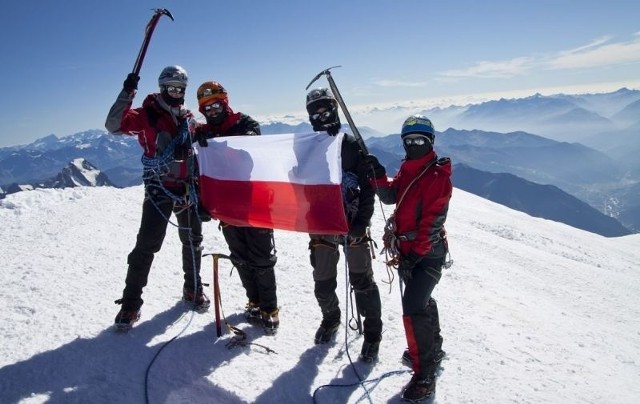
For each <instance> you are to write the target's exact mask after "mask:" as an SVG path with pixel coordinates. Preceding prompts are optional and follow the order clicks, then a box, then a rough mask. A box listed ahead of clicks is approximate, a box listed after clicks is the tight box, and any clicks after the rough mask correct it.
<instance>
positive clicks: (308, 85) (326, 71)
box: [305, 66, 342, 90]
mask: <svg viewBox="0 0 640 404" xmlns="http://www.w3.org/2000/svg"><path fill="white" fill-rule="evenodd" d="M335 67H342V66H331V67H329V68H326V69H324V70H323V71H321V72H320V73H318V74H316V77H314V78H313V80H311V82H309V84H307V87H306V88H305V90H308V89H309V87H311V85H312V84H313V83H315V82H316V80H318V79H319V78H320V76H322V75H323V74H324V75H326V76H330V75H331V72H330V71H329V70H331V69H333V68H335Z"/></svg>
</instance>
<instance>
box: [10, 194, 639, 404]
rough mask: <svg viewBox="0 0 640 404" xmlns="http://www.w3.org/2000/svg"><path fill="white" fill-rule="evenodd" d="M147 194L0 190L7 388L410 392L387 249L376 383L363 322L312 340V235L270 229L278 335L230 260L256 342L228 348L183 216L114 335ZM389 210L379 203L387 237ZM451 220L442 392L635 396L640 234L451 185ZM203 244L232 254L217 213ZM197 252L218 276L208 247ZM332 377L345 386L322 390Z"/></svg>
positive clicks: (208, 396)
mask: <svg viewBox="0 0 640 404" xmlns="http://www.w3.org/2000/svg"><path fill="white" fill-rule="evenodd" d="M142 198H143V189H142V188H141V187H132V188H126V189H114V188H71V189H62V190H52V189H42V190H34V191H29V192H21V193H18V194H14V195H9V196H8V197H7V198H6V199H5V200H3V201H0V223H2V231H1V232H0V257H2V264H3V269H2V272H1V275H0V277H1V278H0V279H1V284H2V288H1V289H0V304H1V305H2V308H3V309H2V312H1V314H0V403H17V402H21V403H29V404H32V403H44V402H47V403H89V402H90V403H144V402H149V403H196V402H197V403H243V402H257V403H276V402H278V403H311V402H313V399H312V394H313V393H314V392H316V396H315V401H316V402H318V403H342V402H350V403H355V402H372V403H395V402H399V392H400V390H401V388H402V386H403V385H404V384H405V383H406V382H407V381H408V380H409V378H410V374H409V373H408V372H407V368H405V367H403V366H402V364H401V363H400V361H399V358H400V355H401V354H402V350H403V348H404V347H405V341H404V332H403V328H402V321H401V309H400V294H399V288H398V284H397V281H396V282H394V283H393V285H392V286H389V285H387V284H385V283H384V281H386V280H387V272H386V270H385V266H384V264H383V260H382V258H381V257H380V256H379V255H377V257H376V260H375V271H376V279H377V280H378V284H379V286H380V289H381V294H382V299H383V302H382V303H383V320H384V322H385V332H384V334H383V341H382V345H381V352H380V360H379V361H378V362H377V363H376V364H375V365H373V366H371V365H365V364H361V363H356V364H355V367H356V369H357V371H358V374H359V375H360V376H361V377H363V378H366V379H368V380H370V382H366V383H364V386H365V387H366V390H365V388H363V387H362V386H359V385H358V384H357V381H358V379H357V377H356V376H355V373H354V371H353V368H352V367H351V365H350V361H349V357H351V358H352V359H353V360H356V358H357V355H358V353H359V350H360V346H361V343H362V338H361V337H359V336H357V335H356V333H355V332H353V331H349V332H348V333H345V329H342V330H341V331H340V332H339V334H338V338H337V341H336V343H335V344H333V345H328V346H315V345H313V334H314V332H315V329H316V327H317V326H318V324H319V322H320V310H319V308H318V307H317V304H316V302H315V298H314V296H313V282H312V277H311V268H310V266H309V260H308V250H307V241H308V239H307V236H306V235H305V234H298V233H291V232H283V231H277V232H276V247H277V250H278V258H279V260H278V264H277V266H276V275H277V279H278V288H279V289H278V292H279V293H278V295H279V296H278V297H279V305H280V307H281V327H280V331H279V333H278V334H277V335H276V336H275V337H268V336H264V335H263V333H262V331H261V330H259V329H257V328H255V327H253V326H250V325H249V324H247V323H245V322H244V320H243V318H242V315H241V313H242V309H243V307H244V304H245V301H246V298H245V297H244V294H243V290H242V287H241V285H240V281H239V279H238V277H237V274H236V273H235V271H234V272H233V274H231V275H230V273H229V272H230V271H229V270H230V266H229V264H228V263H227V262H225V261H221V262H220V268H221V286H222V303H223V312H224V314H225V315H226V318H227V320H228V321H229V322H230V323H232V324H234V325H236V326H238V327H240V328H242V329H244V330H245V331H247V333H248V334H249V340H250V341H251V342H252V343H254V345H249V346H246V347H235V348H231V349H229V348H228V347H226V346H225V345H226V344H227V343H228V342H229V340H230V338H231V336H230V335H229V334H228V333H227V334H225V335H223V336H222V337H221V338H220V339H216V338H215V326H214V322H213V319H214V316H213V310H211V312H209V313H206V314H202V315H199V314H193V313H192V312H188V311H186V308H185V306H184V305H183V304H182V303H180V302H179V299H180V297H181V289H182V271H181V264H180V260H181V259H180V246H179V241H178V237H177V232H176V229H175V228H174V227H171V228H170V229H169V232H168V234H167V238H166V240H165V244H164V246H163V249H162V251H161V252H160V253H159V254H157V256H156V259H155V261H154V264H153V268H152V270H151V275H150V279H149V285H148V286H147V288H146V289H145V294H144V295H143V297H144V299H145V305H144V306H143V313H142V319H141V321H140V323H138V324H137V325H136V326H135V327H134V329H133V330H132V331H131V332H130V333H128V334H117V333H115V332H114V331H113V330H112V327H111V325H112V322H113V318H114V317H115V314H116V313H117V311H118V308H119V306H116V305H115V304H113V300H115V299H117V298H119V297H120V294H121V290H122V288H123V286H124V276H125V271H126V256H127V254H128V253H129V251H130V250H131V248H132V246H133V243H134V241H135V236H136V232H137V228H138V224H139V219H140V209H141V203H142ZM386 212H387V215H388V214H389V212H390V209H387V208H386ZM382 224H383V218H382V214H381V212H380V208H379V206H377V208H376V215H375V217H374V226H373V228H372V232H373V236H374V237H375V238H376V239H377V240H379V239H380V237H381V235H382ZM447 228H448V231H449V237H450V246H451V252H452V254H453V259H454V260H455V264H454V266H453V267H452V268H450V269H449V270H447V271H446V272H445V274H444V276H443V278H442V280H441V282H440V284H439V285H438V286H437V287H436V291H435V294H434V296H435V297H436V299H438V302H439V307H440V314H441V323H442V328H443V335H444V338H445V342H444V349H445V350H446V351H447V352H448V357H447V358H446V360H445V361H443V369H442V372H441V375H440V378H439V381H438V387H437V393H436V399H435V402H437V403H470V402H475V403H506V402H514V403H636V402H640V387H638V386H639V385H640V383H639V382H640V304H639V300H638V298H637V297H636V295H637V290H639V289H640V252H639V251H640V249H639V248H638V246H639V245H640V235H632V236H626V237H622V238H614V239H607V238H604V237H601V236H597V235H594V234H591V233H587V232H584V231H580V230H576V229H574V228H571V227H569V226H566V225H562V224H558V223H555V222H550V221H546V220H541V219H535V218H531V217H529V216H527V215H525V214H523V213H519V212H516V211H513V210H510V209H508V208H505V207H503V206H501V205H498V204H495V203H492V202H489V201H487V200H484V199H481V198H479V197H476V196H473V195H471V194H468V193H466V192H464V191H460V190H457V189H456V190H454V196H453V199H452V202H451V209H450V214H449V220H448V225H447ZM204 244H205V252H223V253H226V252H227V249H226V245H225V244H224V239H223V238H222V234H221V232H220V231H219V230H218V229H217V225H216V224H215V223H213V222H212V223H208V224H205V243H204ZM378 244H379V245H380V242H378ZM203 262H204V265H203V272H202V273H203V280H204V281H205V282H209V283H210V282H211V279H212V275H211V272H212V271H211V260H210V259H209V258H205V259H204V260H203ZM340 265H341V271H340V279H339V282H338V283H339V284H340V285H344V283H345V282H344V268H343V265H344V263H343V261H341V264H340ZM340 290H341V292H340V296H341V301H342V305H343V319H344V318H345V314H346V310H345V309H344V304H345V291H344V288H343V286H341V289H340ZM209 294H210V293H209ZM345 336H346V338H345ZM169 341H171V342H170V343H169V344H168V345H167V344H166V343H167V342H169ZM345 341H346V343H345ZM257 344H260V345H263V346H265V347H267V348H269V349H270V350H273V351H275V353H268V352H267V350H265V349H264V348H263V347H261V346H259V345H257ZM147 372H148V373H147ZM354 383H355V384H354ZM327 384H352V385H351V386H349V387H339V388H337V387H336V388H323V389H320V390H316V389H318V387H320V386H322V385H327ZM147 393H148V395H147Z"/></svg>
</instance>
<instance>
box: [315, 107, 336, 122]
mask: <svg viewBox="0 0 640 404" xmlns="http://www.w3.org/2000/svg"><path fill="white" fill-rule="evenodd" d="M332 113H333V110H332V109H328V110H326V111H323V112H316V113H315V114H313V115H311V119H313V120H314V121H317V120H323V121H324V120H325V119H327V118H329V117H330V116H331V114H332Z"/></svg>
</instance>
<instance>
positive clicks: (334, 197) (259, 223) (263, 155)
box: [196, 133, 348, 234]
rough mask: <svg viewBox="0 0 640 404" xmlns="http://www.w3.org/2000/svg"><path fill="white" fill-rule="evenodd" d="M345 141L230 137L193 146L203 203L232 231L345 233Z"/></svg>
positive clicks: (336, 138)
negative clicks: (262, 229)
mask: <svg viewBox="0 0 640 404" xmlns="http://www.w3.org/2000/svg"><path fill="white" fill-rule="evenodd" d="M343 136H344V135H343V134H338V135H337V136H327V135H326V134H324V133H307V134H293V133H291V134H283V135H267V136H229V137H220V138H214V139H209V145H208V147H200V146H198V145H197V144H196V150H197V156H198V164H199V167H200V198H201V200H202V204H203V206H204V207H205V209H207V211H209V213H210V214H211V215H212V217H214V218H215V219H219V220H221V221H223V222H225V223H228V224H231V225H235V226H253V227H265V228H274V229H282V230H292V231H299V232H304V233H316V234H346V233H347V231H348V226H347V220H346V217H345V213H344V207H343V204H342V193H341V189H340V183H341V181H342V160H341V157H340V150H341V146H342V138H343Z"/></svg>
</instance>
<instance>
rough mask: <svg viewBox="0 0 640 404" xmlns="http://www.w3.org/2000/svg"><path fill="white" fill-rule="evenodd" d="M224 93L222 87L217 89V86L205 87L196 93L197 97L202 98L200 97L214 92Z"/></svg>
mask: <svg viewBox="0 0 640 404" xmlns="http://www.w3.org/2000/svg"><path fill="white" fill-rule="evenodd" d="M223 93H224V89H219V88H205V89H204V90H202V91H200V92H199V93H198V99H200V98H202V97H209V96H212V95H214V94H223Z"/></svg>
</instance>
